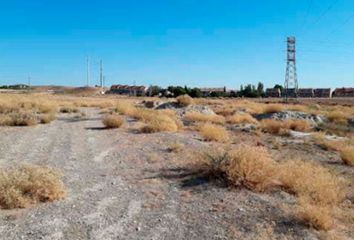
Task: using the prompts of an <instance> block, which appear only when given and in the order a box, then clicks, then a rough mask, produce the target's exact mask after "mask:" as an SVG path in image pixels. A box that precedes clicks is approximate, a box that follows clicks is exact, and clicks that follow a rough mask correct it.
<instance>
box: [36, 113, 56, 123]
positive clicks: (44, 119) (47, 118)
mask: <svg viewBox="0 0 354 240" xmlns="http://www.w3.org/2000/svg"><path fill="white" fill-rule="evenodd" d="M55 118H56V116H55V114H54V113H47V114H42V115H41V116H40V117H39V121H40V123H42V124H48V123H50V122H52V121H54V120H55Z"/></svg>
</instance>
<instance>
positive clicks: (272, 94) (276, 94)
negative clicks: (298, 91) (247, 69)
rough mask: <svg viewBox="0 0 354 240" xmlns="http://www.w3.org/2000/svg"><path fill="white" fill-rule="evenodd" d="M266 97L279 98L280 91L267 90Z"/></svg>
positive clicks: (275, 89)
mask: <svg viewBox="0 0 354 240" xmlns="http://www.w3.org/2000/svg"><path fill="white" fill-rule="evenodd" d="M265 96H266V97H273V98H280V97H281V91H280V89H279V88H267V89H266V91H265Z"/></svg>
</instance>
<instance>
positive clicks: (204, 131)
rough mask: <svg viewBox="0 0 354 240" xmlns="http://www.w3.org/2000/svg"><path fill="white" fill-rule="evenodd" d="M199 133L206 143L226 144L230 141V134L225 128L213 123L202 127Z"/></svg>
mask: <svg viewBox="0 0 354 240" xmlns="http://www.w3.org/2000/svg"><path fill="white" fill-rule="evenodd" d="M199 132H200V134H201V135H202V136H203V138H204V139H205V140H206V141H217V142H225V141H227V140H228V139H229V134H228V132H227V130H226V129H225V128H224V127H222V126H218V125H215V124H211V123H206V124H204V125H202V126H201V127H200V129H199Z"/></svg>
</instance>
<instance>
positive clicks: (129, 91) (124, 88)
mask: <svg viewBox="0 0 354 240" xmlns="http://www.w3.org/2000/svg"><path fill="white" fill-rule="evenodd" d="M147 91H148V88H147V87H145V86H129V85H119V84H118V85H112V86H111V88H110V90H109V91H108V92H107V93H109V94H121V95H129V96H145V95H146V93H147Z"/></svg>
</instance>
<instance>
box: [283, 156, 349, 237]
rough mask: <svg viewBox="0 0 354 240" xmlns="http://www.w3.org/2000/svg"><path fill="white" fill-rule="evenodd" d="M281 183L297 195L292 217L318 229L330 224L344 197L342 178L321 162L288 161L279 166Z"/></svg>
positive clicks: (325, 228)
mask: <svg viewBox="0 0 354 240" xmlns="http://www.w3.org/2000/svg"><path fill="white" fill-rule="evenodd" d="M278 172H279V179H280V181H281V183H282V186H283V187H284V188H285V189H287V190H288V191H290V192H293V193H295V194H296V195H297V196H298V203H299V206H298V208H297V212H296V213H295V216H296V217H297V218H299V219H300V220H302V221H305V222H306V223H308V224H309V225H310V226H313V227H314V228H316V229H319V230H329V229H330V228H332V226H333V217H334V213H335V212H334V211H335V207H336V206H338V205H339V204H340V203H341V202H342V201H343V199H344V198H345V195H346V192H345V187H344V184H343V181H342V180H340V179H339V178H338V177H337V176H336V175H334V174H332V173H331V172H330V171H329V170H328V169H326V168H325V167H322V166H320V165H317V164H314V163H310V162H304V161H299V160H297V161H289V162H286V163H284V164H282V165H280V167H279V171H278Z"/></svg>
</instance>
